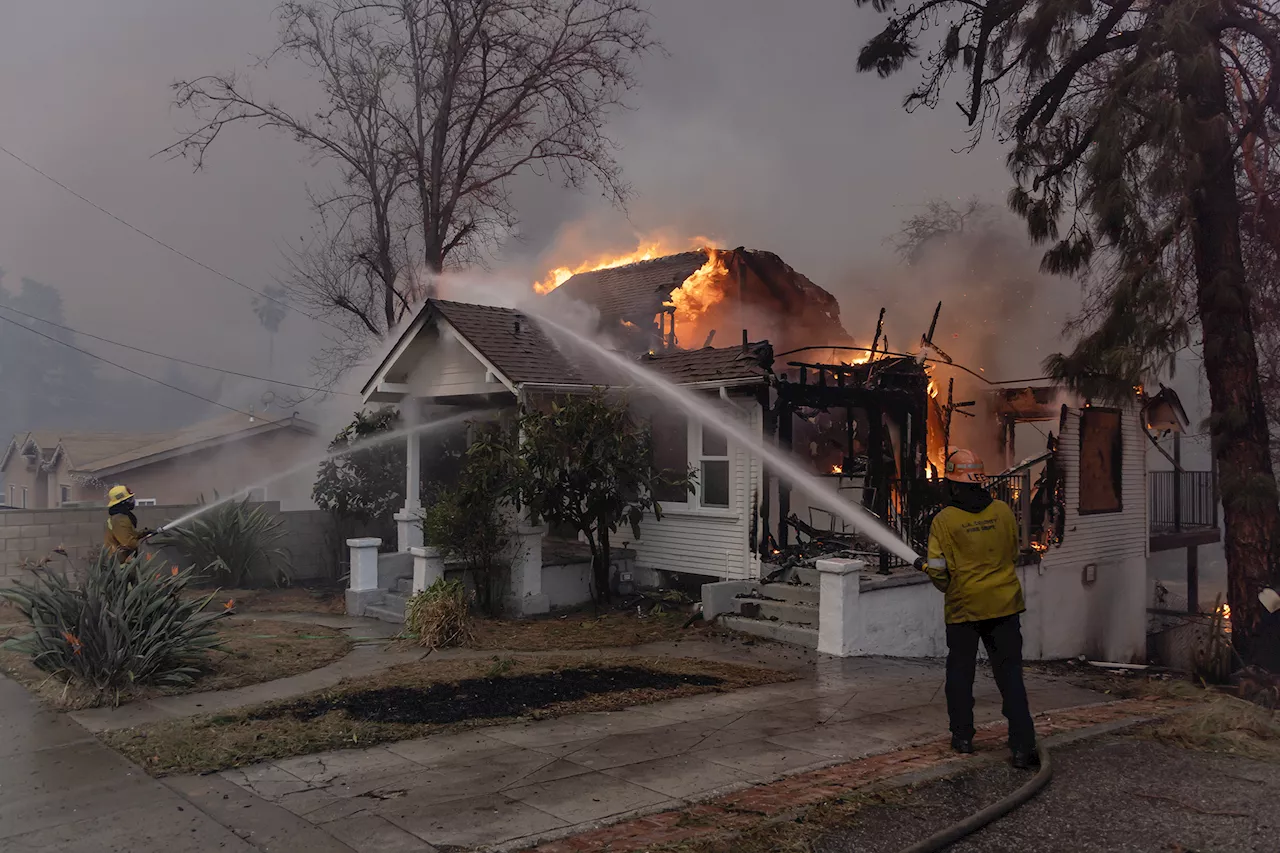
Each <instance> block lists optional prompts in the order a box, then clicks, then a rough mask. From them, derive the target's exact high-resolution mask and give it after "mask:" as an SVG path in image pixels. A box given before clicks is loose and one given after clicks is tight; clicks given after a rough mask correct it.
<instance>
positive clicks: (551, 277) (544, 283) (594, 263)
mask: <svg viewBox="0 0 1280 853" xmlns="http://www.w3.org/2000/svg"><path fill="white" fill-rule="evenodd" d="M710 242H711V241H709V240H707V239H706V238H705V237H694V238H692V239H691V240H687V241H685V242H684V243H683V244H681V243H669V242H667V241H665V240H662V239H645V240H642V241H641V243H640V245H638V246H636V248H635V251H633V252H627V253H625V254H621V255H597V256H596V257H594V258H592V259H591V260H589V261H581V262H579V263H577V264H575V265H574V266H571V267H556V268H555V269H553V270H550V271H548V272H547V275H546V277H545V278H543V279H542V280H540V281H536V282H534V285H533V290H534V292H535V293H550V292H551V291H553V290H555V289H556V288H557V287H559V286H560V285H562V284H564V283H565V282H566V281H568V280H569V279H571V278H573V277H574V276H575V275H577V274H578V273H580V272H593V271H595V270H607V269H613V268H614V267H625V266H626V265H627V264H638V263H640V262H641V261H651V260H653V259H654V258H661V257H663V256H664V255H674V254H677V253H678V252H687V251H690V250H693V249H701V248H702V247H703V246H706V245H708V244H709V243H710Z"/></svg>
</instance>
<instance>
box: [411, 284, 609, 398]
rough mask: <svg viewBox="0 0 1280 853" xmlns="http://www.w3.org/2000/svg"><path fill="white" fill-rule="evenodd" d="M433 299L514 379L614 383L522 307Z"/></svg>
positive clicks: (516, 381)
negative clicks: (557, 338) (544, 329)
mask: <svg viewBox="0 0 1280 853" xmlns="http://www.w3.org/2000/svg"><path fill="white" fill-rule="evenodd" d="M428 304H429V305H430V306H431V307H432V308H434V309H435V310H436V311H437V312H438V313H439V315H440V316H441V317H443V318H444V319H445V320H446V321H447V322H448V323H449V325H451V326H453V328H454V329H456V330H457V331H458V333H459V334H460V335H462V336H463V337H464V338H466V339H467V341H469V342H470V343H471V345H472V346H474V347H475V348H476V349H477V350H479V351H480V353H481V354H482V355H483V356H484V357H485V358H486V359H488V360H489V362H490V363H491V364H492V365H493V366H494V367H496V368H497V369H498V370H499V371H501V372H502V375H503V376H504V377H506V378H507V379H508V380H510V381H511V383H512V384H515V385H523V384H525V383H534V384H541V383H547V384H567V385H593V384H601V383H607V382H608V378H607V376H606V374H605V371H603V370H602V369H601V368H600V367H599V366H598V365H593V364H591V363H590V362H589V361H587V360H586V359H584V358H583V356H582V355H581V354H579V353H575V352H572V351H566V350H567V348H566V349H562V348H561V347H558V346H557V345H556V343H555V341H553V340H552V339H551V337H550V336H548V335H547V333H546V332H545V331H543V329H542V327H541V326H539V325H538V324H537V322H535V321H533V320H531V319H530V318H529V317H528V316H527V315H525V314H524V313H522V312H520V311H517V310H515V309H513V308H498V307H496V306H493V305H472V304H470V303H467V302H448V301H445V300H440V299H432V300H429V303H428Z"/></svg>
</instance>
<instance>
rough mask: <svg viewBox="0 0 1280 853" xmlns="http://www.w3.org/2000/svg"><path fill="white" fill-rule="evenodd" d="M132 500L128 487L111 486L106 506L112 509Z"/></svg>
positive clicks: (131, 493)
mask: <svg viewBox="0 0 1280 853" xmlns="http://www.w3.org/2000/svg"><path fill="white" fill-rule="evenodd" d="M132 498H133V492H131V491H129V487H128V486H112V487H111V491H109V492H107V506H109V507H113V506H115V505H116V504H122V503H124V502H125V501H127V500H130V499H132Z"/></svg>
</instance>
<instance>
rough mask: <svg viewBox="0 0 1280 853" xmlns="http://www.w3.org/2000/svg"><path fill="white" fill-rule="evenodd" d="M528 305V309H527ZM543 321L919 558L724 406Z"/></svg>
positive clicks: (890, 545) (866, 530)
mask: <svg viewBox="0 0 1280 853" xmlns="http://www.w3.org/2000/svg"><path fill="white" fill-rule="evenodd" d="M527 310H528V309H527V308H526V311H527ZM533 316H534V317H535V319H536V320H537V321H538V323H539V325H542V326H543V327H544V328H545V329H546V330H547V331H548V332H550V333H552V334H553V336H554V337H555V338H557V339H567V340H568V341H569V343H570V344H571V345H573V346H580V347H582V348H584V349H586V350H588V351H590V353H591V354H592V355H593V356H595V357H596V358H598V359H601V360H604V361H606V362H608V363H609V364H610V365H612V366H613V367H616V368H617V369H618V370H620V371H623V372H624V373H625V374H626V375H628V376H630V377H631V378H632V379H633V380H634V381H635V382H636V384H637V385H643V386H645V387H646V388H648V389H649V390H650V391H651V392H653V393H654V394H655V395H656V396H658V397H660V398H662V399H663V400H665V401H666V402H668V403H670V404H671V405H673V406H675V407H676V408H678V409H680V410H682V411H683V412H684V413H685V414H686V415H688V416H689V417H690V418H692V419H693V420H695V421H697V422H698V423H700V424H702V425H703V426H705V427H709V428H710V429H711V430H713V431H714V432H718V433H720V434H722V435H724V436H726V437H727V438H729V439H730V440H731V441H733V442H735V443H737V444H739V445H740V446H742V447H745V448H748V449H749V450H750V452H751V453H752V454H753V455H754V456H756V457H758V458H760V459H763V460H764V461H765V462H766V463H768V465H769V466H770V467H771V468H773V470H774V471H775V472H777V473H778V474H779V475H780V476H782V477H783V478H784V479H786V480H787V481H789V482H790V483H791V484H792V485H793V486H794V487H795V488H797V489H799V490H800V491H801V492H803V493H804V494H805V495H807V496H808V497H809V498H811V499H812V500H815V501H817V502H818V503H820V504H822V506H823V508H824V509H826V510H828V511H830V512H832V513H833V514H835V515H838V516H840V517H841V518H843V519H844V520H845V521H846V522H847V523H849V524H850V525H852V526H853V527H855V528H856V529H857V530H858V532H860V533H862V534H863V535H864V536H867V537H868V538H869V539H871V540H873V541H874V542H875V543H876V544H878V545H880V546H881V547H883V548H885V549H886V550H887V551H889V552H890V553H892V554H894V555H896V556H898V557H901V558H902V559H904V560H906V561H907V562H909V563H910V562H914V561H915V560H916V557H917V555H916V553H915V551H913V550H912V549H911V546H910V545H908V544H907V543H905V542H903V541H902V540H901V539H899V538H898V536H897V534H895V533H894V532H893V531H892V530H890V529H889V528H888V527H886V526H885V525H884V524H883V523H882V522H881V521H880V520H879V519H878V518H876V517H875V516H874V515H872V514H871V513H869V512H868V511H867V510H865V509H864V508H862V507H861V506H859V505H858V504H856V503H854V502H853V501H851V500H849V499H848V498H846V497H845V496H844V495H842V494H840V492H838V491H837V490H836V489H835V488H834V487H833V486H832V485H831V484H830V482H828V481H827V480H824V479H823V478H821V477H817V476H815V475H814V474H811V473H810V472H808V471H806V470H805V469H804V468H802V467H801V466H800V464H799V463H798V462H797V460H795V459H793V458H791V457H790V456H789V455H788V454H787V453H785V452H783V451H782V450H779V449H778V448H776V447H770V446H769V445H768V444H767V443H765V441H764V439H763V438H762V437H761V436H759V435H755V434H754V433H752V432H751V431H750V430H748V429H746V428H745V427H743V426H742V425H741V424H739V423H738V422H736V421H735V420H734V419H732V418H728V417H725V413H724V411H723V410H722V409H718V408H716V407H715V406H714V405H712V404H710V403H709V402H708V401H706V400H705V399H703V398H702V397H700V396H698V395H697V394H695V393H693V392H692V391H689V390H688V389H685V388H681V387H680V386H679V385H675V384H673V383H671V382H669V381H667V380H666V379H665V378H664V377H662V376H659V375H658V374H657V373H656V372H655V371H653V370H650V369H648V368H646V367H644V366H643V365H642V364H640V363H639V362H635V361H632V360H630V359H629V358H627V357H626V356H624V355H620V354H618V353H616V352H613V351H611V350H609V349H606V348H605V347H603V346H601V345H600V344H598V343H596V342H595V341H592V340H590V339H589V338H586V337H584V336H582V335H580V334H578V333H577V332H575V331H574V330H572V329H569V328H566V327H565V326H562V325H560V324H559V323H557V322H556V321H554V320H551V319H548V318H547V317H544V316H541V315H538V314H534V315H533Z"/></svg>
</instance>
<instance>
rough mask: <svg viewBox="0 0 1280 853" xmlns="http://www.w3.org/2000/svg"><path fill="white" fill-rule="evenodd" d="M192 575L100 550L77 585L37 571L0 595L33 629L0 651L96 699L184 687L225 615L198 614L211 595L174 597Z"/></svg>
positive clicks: (214, 642) (215, 642)
mask: <svg viewBox="0 0 1280 853" xmlns="http://www.w3.org/2000/svg"><path fill="white" fill-rule="evenodd" d="M192 576H193V573H192V571H191V570H187V571H180V570H179V569H178V568H177V567H170V566H168V565H165V564H164V563H163V562H162V561H161V560H160V559H158V558H156V557H147V558H139V559H135V560H132V561H128V562H125V563H121V562H120V560H119V559H118V558H117V557H116V556H115V555H113V554H111V553H109V552H108V551H107V550H106V549H103V550H102V551H101V552H100V553H99V555H98V558H97V559H96V560H95V561H94V563H93V564H92V565H91V566H90V567H89V571H88V574H87V576H86V577H85V580H84V583H82V584H79V585H77V584H75V583H73V582H71V581H69V580H67V579H66V578H65V577H63V576H62V575H59V574H57V573H55V572H52V571H50V570H48V569H39V570H37V571H36V572H35V577H34V580H32V581H31V582H29V583H28V582H19V583H17V584H15V585H14V586H13V587H10V588H8V589H0V598H3V599H5V600H7V601H9V602H11V603H12V604H13V605H14V606H15V607H16V608H17V609H18V611H19V612H21V613H22V615H23V616H25V617H26V618H27V619H28V620H29V621H30V622H31V628H32V630H31V632H30V633H28V634H24V635H23V636H20V637H15V638H13V639H11V640H8V641H6V642H5V643H4V648H5V649H7V650H9V651H15V652H18V653H20V654H25V655H29V656H30V657H31V661H32V663H33V664H35V666H37V667H38V668H40V669H41V670H44V671H45V672H48V673H51V674H52V675H54V676H55V677H57V678H59V679H61V680H63V681H66V682H67V683H68V684H71V685H73V686H78V687H82V688H86V689H88V690H90V691H93V692H94V693H96V694H98V696H99V697H101V696H104V695H107V694H111V693H114V694H115V695H116V696H117V697H118V695H119V692H120V691H121V690H124V689H127V688H129V687H131V686H133V685H142V684H154V685H168V686H183V685H188V684H191V683H192V682H193V681H194V680H195V679H196V678H197V676H199V674H200V666H201V664H202V663H203V662H204V661H205V658H206V652H208V650H210V649H214V648H217V647H218V645H219V643H220V640H219V639H218V634H217V631H216V630H215V629H214V627H213V623H214V622H216V621H217V620H219V619H221V618H223V616H225V615H226V613H225V612H220V613H202V612H201V611H202V610H203V609H204V607H205V605H206V604H208V603H209V601H210V600H211V599H212V598H213V593H211V594H210V595H209V596H208V597H205V598H190V597H184V596H183V595H182V594H181V593H182V591H183V590H184V589H185V588H186V587H187V585H188V584H189V583H190V582H191V580H192Z"/></svg>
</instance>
